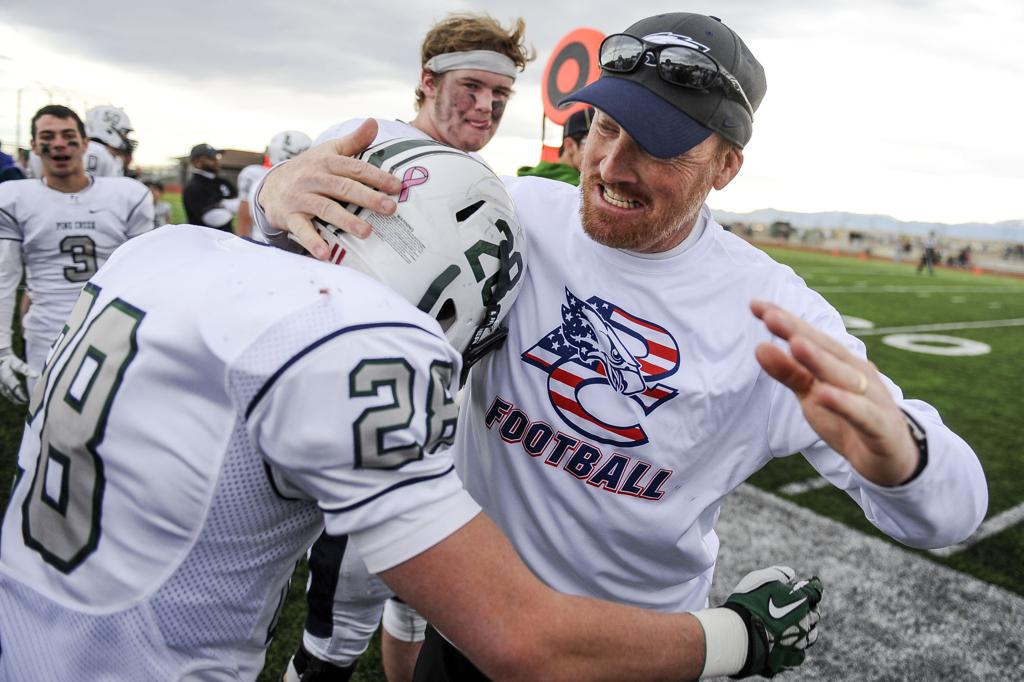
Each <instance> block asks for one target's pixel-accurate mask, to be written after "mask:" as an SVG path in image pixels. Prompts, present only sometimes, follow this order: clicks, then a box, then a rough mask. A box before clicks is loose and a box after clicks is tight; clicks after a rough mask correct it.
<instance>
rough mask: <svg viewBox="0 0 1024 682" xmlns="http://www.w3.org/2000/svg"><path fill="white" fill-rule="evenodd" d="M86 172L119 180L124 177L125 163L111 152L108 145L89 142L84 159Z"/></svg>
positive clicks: (94, 141) (93, 141)
mask: <svg viewBox="0 0 1024 682" xmlns="http://www.w3.org/2000/svg"><path fill="white" fill-rule="evenodd" d="M82 164H83V165H84V166H85V172H86V173H89V174H90V175H95V176H100V177H104V178H119V177H121V176H123V175H124V161H123V160H122V159H121V158H120V157H117V156H114V154H113V153H112V152H111V151H110V149H109V148H107V145H105V144H103V143H102V142H97V141H96V140H89V146H88V147H86V148H85V155H84V156H83V157H82Z"/></svg>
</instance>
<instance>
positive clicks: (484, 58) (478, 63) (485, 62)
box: [423, 50, 517, 78]
mask: <svg viewBox="0 0 1024 682" xmlns="http://www.w3.org/2000/svg"><path fill="white" fill-rule="evenodd" d="M423 68H425V69H427V70H428V71H433V72H434V73H445V72H447V71H454V70H455V69H476V70H477V71H490V72H491V73H496V74H499V75H501V76H508V77H509V78H515V77H516V73H517V72H516V63H515V62H514V61H512V60H511V59H510V58H509V57H507V56H505V55H503V54H501V53H500V52H492V51H491V50H468V51H466V52H445V53H444V54H438V55H434V56H433V57H431V58H430V59H428V60H427V63H426V64H424V65H423Z"/></svg>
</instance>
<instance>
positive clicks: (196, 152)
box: [188, 142, 221, 161]
mask: <svg viewBox="0 0 1024 682" xmlns="http://www.w3.org/2000/svg"><path fill="white" fill-rule="evenodd" d="M220 152H221V150H219V149H216V148H214V147H213V146H212V145H208V144H206V143H205V142H204V143H202V144H197V145H196V146H195V147H192V151H191V152H189V155H188V158H189V160H191V161H195V160H196V159H198V158H201V157H203V156H217V155H218V154H220Z"/></svg>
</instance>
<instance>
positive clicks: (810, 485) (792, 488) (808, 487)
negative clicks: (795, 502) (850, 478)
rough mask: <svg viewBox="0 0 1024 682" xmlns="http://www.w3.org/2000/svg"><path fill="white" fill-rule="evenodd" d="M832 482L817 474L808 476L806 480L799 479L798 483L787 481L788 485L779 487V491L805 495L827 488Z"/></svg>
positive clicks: (787, 493)
mask: <svg viewBox="0 0 1024 682" xmlns="http://www.w3.org/2000/svg"><path fill="white" fill-rule="evenodd" d="M830 485H832V484H831V483H829V482H828V481H827V480H826V479H824V478H822V477H821V476H815V477H814V478H808V479H807V480H806V481H798V482H796V483H787V484H786V485H784V486H782V487H781V488H779V492H780V493H783V494H785V495H803V494H804V493H809V492H811V491H812V490H821V489H822V488H827V487H829V486H830Z"/></svg>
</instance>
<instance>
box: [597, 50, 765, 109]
mask: <svg viewBox="0 0 1024 682" xmlns="http://www.w3.org/2000/svg"><path fill="white" fill-rule="evenodd" d="M646 55H650V56H651V58H653V59H654V62H656V63H657V67H658V76H660V77H661V79H662V80H663V81H665V82H666V83H671V84H672V85H678V86H679V87H682V88H689V89H691V90H700V91H701V92H708V91H709V90H711V89H712V88H716V89H718V90H720V91H722V92H724V93H725V94H726V95H727V96H728V97H729V99H731V100H733V101H734V102H737V103H738V104H742V105H743V108H744V109H746V110H747V113H748V114H750V118H751V119H753V118H754V107H752V106H751V105H750V100H749V99H747V95H746V93H745V92H743V88H742V87H741V86H740V83H739V81H738V80H736V77H735V76H733V75H732V74H731V73H729V72H728V71H726V70H725V68H723V67H722V65H721V64H719V63H718V62H717V61H716V60H715V59H714V58H713V57H712V56H711V55H708V54H705V53H703V52H701V51H700V50H698V49H697V48H696V47H688V46H686V45H668V44H656V43H649V42H647V41H645V40H643V39H641V38H637V37H636V36H631V35H629V34H628V33H613V34H612V35H610V36H608V37H607V38H605V39H604V41H602V42H601V48H600V50H598V60H599V61H600V63H601V68H602V69H603V70H605V71H608V72H609V73H632V72H634V71H636V70H637V68H638V67H639V66H640V64H641V63H643V62H644V58H645V56H646ZM647 64H648V65H650V66H654V63H653V62H651V61H647Z"/></svg>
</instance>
